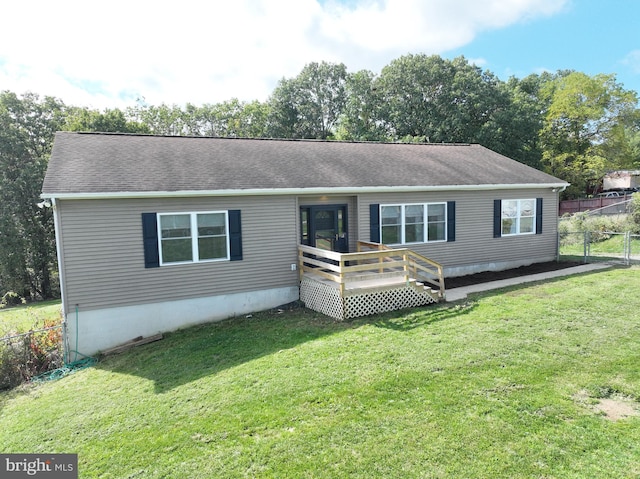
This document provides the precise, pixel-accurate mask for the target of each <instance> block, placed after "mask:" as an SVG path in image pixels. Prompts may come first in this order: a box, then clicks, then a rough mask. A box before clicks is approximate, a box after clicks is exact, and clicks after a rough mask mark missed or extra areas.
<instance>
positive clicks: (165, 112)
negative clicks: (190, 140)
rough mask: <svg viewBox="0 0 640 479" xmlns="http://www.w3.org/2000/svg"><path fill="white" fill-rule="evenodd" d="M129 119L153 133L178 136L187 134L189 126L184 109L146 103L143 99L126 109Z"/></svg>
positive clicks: (175, 106)
mask: <svg viewBox="0 0 640 479" xmlns="http://www.w3.org/2000/svg"><path fill="white" fill-rule="evenodd" d="M126 116H127V117H128V118H129V119H130V121H132V122H135V123H138V124H141V125H145V127H146V128H148V131H149V133H151V134H153V135H167V136H180V135H188V134H189V127H188V125H187V121H186V120H185V113H184V111H183V110H182V109H181V108H180V107H179V106H177V105H171V106H170V105H166V104H164V103H162V104H161V105H160V106H154V105H147V104H146V103H144V100H142V101H140V102H139V104H138V105H137V106H135V107H129V108H127V110H126Z"/></svg>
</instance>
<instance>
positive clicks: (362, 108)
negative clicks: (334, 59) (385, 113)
mask: <svg viewBox="0 0 640 479" xmlns="http://www.w3.org/2000/svg"><path fill="white" fill-rule="evenodd" d="M345 88H346V101H345V106H344V109H343V112H342V115H341V116H340V118H339V122H338V129H337V132H336V138H338V139H340V140H350V141H385V140H388V139H389V133H388V131H387V130H386V128H385V125H384V123H383V122H382V112H381V105H382V100H381V98H380V93H379V87H378V78H377V77H376V75H374V74H373V73H372V72H370V71H368V70H361V71H359V72H356V73H353V74H350V75H348V76H347V79H346V85H345Z"/></svg>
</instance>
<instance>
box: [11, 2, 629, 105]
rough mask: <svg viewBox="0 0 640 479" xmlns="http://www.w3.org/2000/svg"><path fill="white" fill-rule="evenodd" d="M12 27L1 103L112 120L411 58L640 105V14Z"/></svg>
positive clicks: (365, 14)
mask: <svg viewBox="0 0 640 479" xmlns="http://www.w3.org/2000/svg"><path fill="white" fill-rule="evenodd" d="M3 18H5V19H11V21H8V22H4V23H3V28H2V29H0V90H11V91H14V92H16V93H22V92H25V91H32V92H35V93H38V94H40V95H53V96H56V97H58V98H60V99H62V100H63V101H65V102H66V103H67V104H71V105H84V106H90V107H93V108H100V109H102V108H107V107H120V108H122V107H126V106H132V105H134V104H135V102H136V99H138V98H144V99H145V100H146V102H147V103H149V104H160V103H167V104H177V105H184V104H185V103H187V102H190V103H193V104H196V105H200V104H204V103H217V102H222V101H225V100H230V99H231V98H238V99H240V100H244V101H251V100H260V101H264V100H266V99H267V98H268V96H269V94H270V93H271V92H272V91H273V88H274V87H275V86H276V84H277V82H278V80H279V79H281V78H283V77H287V78H290V77H294V76H296V75H297V74H298V73H299V72H300V71H301V70H302V68H303V67H304V65H305V64H307V63H309V62H312V61H316V62H320V61H328V62H342V63H344V64H345V65H346V66H347V69H348V70H349V71H350V72H355V71H357V70H360V69H367V70H370V71H372V72H374V73H376V74H378V73H380V71H381V69H382V67H384V66H385V65H387V64H388V63H389V62H391V61H392V60H393V59H395V58H398V57H400V56H401V55H404V54H407V53H416V54H417V53H425V54H438V55H441V56H443V57H445V58H454V57H456V56H459V55H464V56H465V57H466V58H467V59H469V60H470V61H473V62H474V63H476V64H477V65H479V66H481V67H482V68H484V69H487V70H490V71H492V72H493V73H494V74H496V75H497V76H498V77H499V78H501V79H502V80H507V79H508V78H509V77H510V76H512V75H513V76H516V77H524V76H526V75H529V74H530V73H540V72H542V71H545V70H546V71H552V72H553V71H556V70H558V69H575V70H579V71H583V72H585V73H587V74H590V75H594V74H597V73H613V74H615V75H616V76H617V79H618V81H619V82H621V83H622V84H623V85H624V87H625V88H627V89H631V90H635V91H640V0H606V1H605V0H599V1H596V0H226V1H223V0H180V2H175V1H174V0H110V2H109V8H104V5H103V4H99V3H95V2H86V0H57V1H55V2H52V1H51V0H30V1H28V2H10V3H7V4H6V5H3Z"/></svg>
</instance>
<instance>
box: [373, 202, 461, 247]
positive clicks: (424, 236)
mask: <svg viewBox="0 0 640 479" xmlns="http://www.w3.org/2000/svg"><path fill="white" fill-rule="evenodd" d="M436 205H443V206H444V239H441V240H431V241H429V239H428V235H429V222H428V218H429V215H428V207H429V206H436ZM394 206H399V207H400V237H401V240H402V241H401V242H400V243H388V244H391V245H411V244H426V243H446V242H447V239H448V238H447V234H448V230H449V228H448V227H447V225H448V224H449V218H448V216H447V215H448V209H447V202H446V201H438V202H434V203H392V204H381V205H380V242H381V243H382V226H383V220H382V208H383V207H394ZM407 206H422V207H423V209H422V215H423V217H422V224H423V228H422V241H414V242H411V243H407V242H406V241H405V233H406V219H405V210H406V207H407Z"/></svg>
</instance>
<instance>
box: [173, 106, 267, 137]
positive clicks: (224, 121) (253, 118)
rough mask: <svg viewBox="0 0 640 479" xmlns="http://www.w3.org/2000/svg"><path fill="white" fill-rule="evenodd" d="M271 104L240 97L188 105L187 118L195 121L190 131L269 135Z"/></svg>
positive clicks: (188, 120)
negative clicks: (197, 105) (268, 117)
mask: <svg viewBox="0 0 640 479" xmlns="http://www.w3.org/2000/svg"><path fill="white" fill-rule="evenodd" d="M267 112H268V106H267V104H266V103H260V102H259V101H257V100H256V101H253V102H250V103H246V102H242V101H240V100H238V99H237V98H232V99H231V100H229V101H225V102H222V103H217V104H215V105H209V104H205V105H203V106H201V107H195V106H193V105H189V104H188V105H187V111H186V112H185V115H184V117H185V119H186V121H187V122H188V123H189V124H190V125H192V126H191V128H190V129H189V134H190V135H195V136H221V137H236V138H257V137H263V136H265V129H266V122H267Z"/></svg>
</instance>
